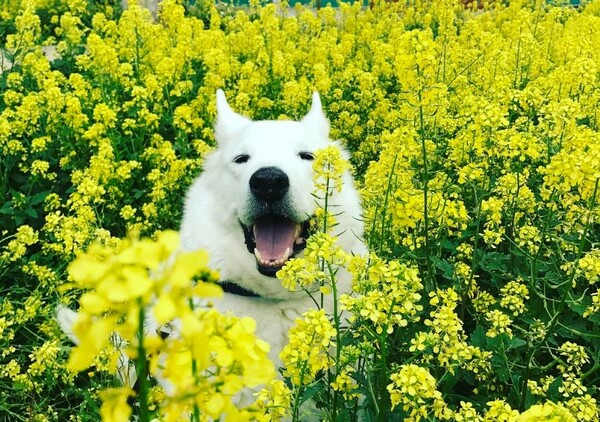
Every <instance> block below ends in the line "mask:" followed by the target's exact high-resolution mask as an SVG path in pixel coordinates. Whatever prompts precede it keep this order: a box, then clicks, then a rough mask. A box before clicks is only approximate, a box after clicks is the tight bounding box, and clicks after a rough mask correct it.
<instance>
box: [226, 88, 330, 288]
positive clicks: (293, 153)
mask: <svg viewBox="0 0 600 422" xmlns="http://www.w3.org/2000/svg"><path fill="white" fill-rule="evenodd" d="M328 133H329V122H328V121H327V119H326V118H325V115H324V114H323V111H322V109H321V100H320V98H319V94H317V93H315V94H314V95H313V102H312V107H311V109H310V111H309V112H308V114H307V115H306V116H305V117H304V118H303V119H302V120H301V121H299V122H293V121H257V122H253V121H251V120H249V119H247V118H246V117H243V116H241V115H239V114H237V113H235V112H234V111H233V110H232V109H231V108H230V107H229V104H228V103H227V100H226V98H225V94H224V93H223V91H221V90H219V91H218V92H217V124H216V127H215V134H216V138H217V141H218V143H219V146H220V148H222V151H223V154H222V155H223V158H224V159H225V161H226V165H227V168H228V170H229V172H230V173H231V175H232V176H233V178H234V179H235V180H236V182H235V183H234V185H235V190H236V192H235V203H236V206H235V208H236V217H237V219H238V220H239V224H240V227H241V229H242V230H243V232H244V240H245V245H246V248H247V249H248V252H249V253H251V254H253V255H254V257H255V259H256V266H257V269H258V271H259V272H260V273H261V274H263V275H267V276H270V277H274V276H275V273H276V272H277V271H278V270H279V269H281V267H282V266H283V265H284V263H285V262H286V261H287V260H288V259H289V258H290V257H292V256H294V255H296V254H298V253H299V252H300V251H302V250H303V249H304V247H305V245H306V238H307V236H308V230H309V226H310V224H309V220H310V218H311V216H312V215H313V214H314V211H315V208H316V203H315V198H314V197H313V196H312V192H313V190H314V188H313V186H314V185H313V176H312V161H313V159H314V153H315V151H316V150H317V149H319V148H322V147H324V146H326V145H327V142H328Z"/></svg>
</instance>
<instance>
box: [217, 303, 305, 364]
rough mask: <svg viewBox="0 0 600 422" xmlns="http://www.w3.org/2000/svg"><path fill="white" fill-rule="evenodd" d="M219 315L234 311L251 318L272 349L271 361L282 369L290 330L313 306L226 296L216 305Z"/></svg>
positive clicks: (257, 330) (259, 334) (257, 331)
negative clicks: (282, 358) (281, 358)
mask: <svg viewBox="0 0 600 422" xmlns="http://www.w3.org/2000/svg"><path fill="white" fill-rule="evenodd" d="M213 304H214V306H215V308H217V309H218V310H219V311H220V312H223V313H227V312H231V313H232V314H233V315H235V316H237V317H251V318H253V319H254V320H255V321H256V335H257V337H259V338H260V339H262V340H264V341H266V342H267V343H269V345H270V346H271V350H270V352H269V358H270V359H271V360H272V361H273V363H275V365H276V366H277V367H280V366H281V360H280V359H279V353H280V352H281V350H282V349H283V347H284V346H285V345H286V344H287V340H288V331H289V330H290V328H291V327H292V326H293V325H294V324H295V320H296V319H297V318H298V317H300V316H301V315H302V314H303V313H304V312H306V311H307V310H309V309H311V308H313V307H314V302H312V301H311V300H310V299H309V298H303V299H299V300H285V301H272V300H265V299H262V298H254V297H244V296H239V295H235V294H230V293H225V294H224V295H223V297H221V298H219V299H216V300H215V301H214V302H213Z"/></svg>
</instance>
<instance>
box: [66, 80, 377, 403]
mask: <svg viewBox="0 0 600 422" xmlns="http://www.w3.org/2000/svg"><path fill="white" fill-rule="evenodd" d="M328 134H329V122H328V120H327V118H326V117H325V115H324V113H323V111H322V107H321V101H320V98H319V95H318V94H317V93H315V94H313V101H312V107H311V109H310V111H309V112H308V114H307V115H306V116H305V117H304V118H303V119H302V120H300V121H252V120H250V119H248V118H246V117H244V116H241V115H239V114H237V113H235V112H234V111H233V110H232V109H231V108H230V106H229V104H228V103H227V100H226V98H225V94H224V93H223V91H221V90H219V91H217V122H216V125H215V135H216V139H217V143H218V148H216V149H215V150H214V151H213V152H211V153H210V154H209V155H208V156H207V157H206V160H205V163H204V169H203V172H202V174H201V175H200V176H199V177H198V178H197V179H196V180H195V182H194V183H193V185H192V186H191V188H190V189H189V191H188V194H187V197H186V201H185V212H184V217H183V222H182V224H181V230H180V231H181V248H182V250H183V251H195V250H199V249H204V250H207V251H208V252H209V256H210V265H211V267H212V268H214V269H216V270H218V271H219V274H220V277H221V280H226V281H229V282H233V283H235V284H238V285H239V286H241V287H243V288H245V289H247V290H250V291H252V292H254V293H256V294H257V295H258V296H259V297H246V296H241V295H237V294H232V293H225V294H224V295H223V297H221V298H218V299H215V300H213V301H212V302H213V304H214V306H215V307H216V308H217V309H219V310H220V311H222V312H232V313H233V314H234V315H237V316H240V317H242V316H249V317H252V318H254V319H255V320H256V322H257V330H256V334H257V336H258V337H259V338H262V339H263V340H265V341H267V342H268V343H269V344H270V346H271V350H270V355H269V356H270V358H271V359H272V360H273V361H274V363H275V364H276V365H277V366H280V365H281V361H280V359H279V353H280V352H281V350H282V348H283V346H284V345H285V344H286V343H287V333H288V331H289V329H290V328H291V327H292V326H293V324H294V321H295V319H296V318H298V317H299V316H301V315H302V313H304V312H306V311H308V310H310V309H314V308H315V303H319V302H320V293H319V292H318V290H317V291H316V293H314V296H315V297H314V298H313V297H310V296H309V294H308V293H307V292H305V291H294V292H290V291H288V290H287V289H286V288H284V287H283V286H282V284H281V282H280V281H279V280H278V279H276V278H275V277H270V276H267V275H263V274H261V273H260V272H259V271H258V270H257V261H256V258H255V256H254V255H253V254H252V253H250V252H249V251H248V248H247V246H246V244H245V240H244V232H243V229H242V226H241V224H240V223H243V224H245V225H247V226H248V225H251V224H252V221H251V220H252V213H251V212H250V211H249V209H250V208H251V207H252V206H253V204H254V202H253V201H254V199H253V197H252V196H253V194H252V192H251V189H250V187H249V180H250V177H251V176H252V175H253V174H254V173H255V172H256V171H257V170H259V169H261V168H265V167H277V168H279V169H280V170H281V171H283V172H284V173H285V174H286V175H287V177H288V179H289V191H288V192H287V194H286V195H287V197H286V201H287V204H288V208H289V211H290V212H291V213H292V214H294V215H295V217H296V218H297V219H298V220H305V219H308V218H309V217H311V216H312V215H313V214H314V213H315V210H316V209H317V207H319V206H323V204H319V203H318V202H319V200H318V199H316V198H315V196H314V195H313V191H314V181H313V170H312V161H310V160H306V159H303V158H301V156H300V153H305V152H308V153H314V152H315V151H317V150H319V149H321V148H323V147H326V146H328V145H329V144H330V142H332V141H330V140H329V138H328ZM343 154H345V155H347V154H346V153H345V152H343ZM240 155H247V156H248V160H247V161H246V162H243V163H236V162H235V158H236V157H239V156H240ZM328 207H329V209H330V210H331V211H332V212H335V213H336V214H337V216H336V219H337V222H338V225H337V226H336V227H335V228H334V234H335V235H337V236H338V239H339V240H338V241H339V245H340V246H341V247H342V248H343V249H344V250H345V251H347V252H352V253H355V254H362V253H364V252H365V246H364V244H363V242H362V240H361V238H362V235H363V224H362V220H361V207H360V201H359V197H358V193H357V191H356V189H355V187H354V182H353V179H352V176H351V174H350V173H349V172H346V173H345V174H344V176H343V189H342V191H341V192H334V194H333V195H332V196H330V197H329V198H328ZM350 284H351V280H350V277H349V275H348V274H347V273H346V272H345V271H343V270H340V272H339V273H338V280H337V290H338V292H339V293H340V294H341V293H347V292H349V291H350V288H351V286H350ZM315 299H316V301H315ZM325 307H326V308H327V310H328V311H329V312H331V311H332V310H333V309H332V308H333V307H332V303H331V298H330V297H326V299H325ZM73 319H74V318H73V313H72V311H69V310H67V309H65V308H62V309H60V310H59V312H58V320H59V323H60V324H61V326H62V328H63V330H65V332H67V333H69V332H70V327H71V326H72V323H73ZM149 325H151V326H152V325H155V324H154V323H153V322H152V321H149ZM177 325H178V324H177V322H175V323H174V327H175V331H176V330H177ZM154 328H155V327H149V329H150V330H152V329H154ZM174 335H176V333H174ZM74 340H75V341H76V339H74ZM120 378H121V379H122V380H123V381H125V382H129V383H131V378H130V377H129V375H128V376H120ZM159 382H160V380H159ZM249 398H250V397H246V399H249ZM242 401H246V400H242Z"/></svg>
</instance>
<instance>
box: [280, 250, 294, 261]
mask: <svg viewBox="0 0 600 422" xmlns="http://www.w3.org/2000/svg"><path fill="white" fill-rule="evenodd" d="M291 254H292V250H291V249H290V247H289V246H288V248H287V249H286V250H285V252H284V253H283V258H281V262H282V263H283V262H285V261H287V259H288V258H289V257H290V255H291Z"/></svg>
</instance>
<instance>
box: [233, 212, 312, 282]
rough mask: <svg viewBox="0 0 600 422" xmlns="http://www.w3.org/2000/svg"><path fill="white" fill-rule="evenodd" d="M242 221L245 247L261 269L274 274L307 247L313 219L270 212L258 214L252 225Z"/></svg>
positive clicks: (262, 272) (267, 273)
mask: <svg viewBox="0 0 600 422" xmlns="http://www.w3.org/2000/svg"><path fill="white" fill-rule="evenodd" d="M240 224H241V223H240ZM241 225H242V228H243V229H244V239H245V241H246V247H247V248H248V251H249V252H250V253H252V254H254V257H255V258H256V266H257V268H258V271H259V272H260V273H261V274H264V275H267V276H270V277H275V274H276V273H277V271H279V270H280V269H281V267H283V265H284V264H285V263H286V261H287V260H288V259H290V258H291V257H293V256H294V255H296V254H297V253H298V252H300V251H302V250H303V249H304V248H305V247H306V239H307V237H308V235H309V228H310V221H309V220H306V221H304V222H302V223H297V222H295V221H293V220H290V219H289V218H286V217H282V216H279V215H267V216H263V217H259V218H257V219H256V220H255V221H254V223H253V224H252V226H250V227H248V226H246V225H244V224H241Z"/></svg>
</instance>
